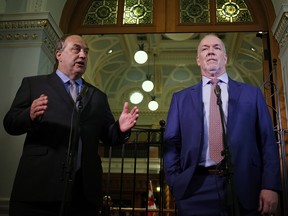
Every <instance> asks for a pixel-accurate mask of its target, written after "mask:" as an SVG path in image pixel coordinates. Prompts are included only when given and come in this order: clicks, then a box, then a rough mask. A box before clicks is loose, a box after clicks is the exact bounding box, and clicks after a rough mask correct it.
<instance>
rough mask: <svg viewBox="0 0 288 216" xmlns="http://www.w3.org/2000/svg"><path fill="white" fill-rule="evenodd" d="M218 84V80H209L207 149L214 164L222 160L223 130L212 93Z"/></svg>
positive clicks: (215, 99) (215, 98)
mask: <svg viewBox="0 0 288 216" xmlns="http://www.w3.org/2000/svg"><path fill="white" fill-rule="evenodd" d="M218 82H219V79H212V80H210V83H211V93H210V114H209V149H210V158H211V159H212V160H213V161H215V162H216V163H219V162H220V161H221V160H222V159H223V157H222V156H221V151H222V150H223V128H222V124H221V116H220V110H219V106H218V105H217V97H216V94H215V92H214V89H215V86H216V85H217V83H218Z"/></svg>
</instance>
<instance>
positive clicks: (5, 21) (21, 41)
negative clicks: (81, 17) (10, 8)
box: [0, 12, 62, 59]
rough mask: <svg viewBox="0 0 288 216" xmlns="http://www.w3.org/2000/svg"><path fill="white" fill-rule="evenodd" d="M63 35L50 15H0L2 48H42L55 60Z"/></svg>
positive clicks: (0, 41)
mask: <svg viewBox="0 0 288 216" xmlns="http://www.w3.org/2000/svg"><path fill="white" fill-rule="evenodd" d="M61 35H62V32H61V30H60V28H59V27H58V26H57V25H56V24H55V23H54V20H53V18H52V17H51V15H50V14H49V13H46V12H45V13H28V14H27V13H25V14H0V46H15V45H18V46H31V45H34V46H42V48H43V50H44V51H45V52H46V54H47V55H48V56H49V58H51V59H54V46H55V43H56V41H57V39H58V38H59V37H60V36H61Z"/></svg>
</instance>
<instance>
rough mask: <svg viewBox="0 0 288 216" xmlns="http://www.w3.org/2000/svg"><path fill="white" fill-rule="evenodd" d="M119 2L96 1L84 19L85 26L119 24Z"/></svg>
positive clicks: (110, 0) (113, 0)
mask: <svg viewBox="0 0 288 216" xmlns="http://www.w3.org/2000/svg"><path fill="white" fill-rule="evenodd" d="M117 12H118V0H95V1H93V2H92V4H91V6H90V8H89V10H88V12H87V14H86V16H85V19H84V23H83V24H84V25H111V24H116V23H117Z"/></svg>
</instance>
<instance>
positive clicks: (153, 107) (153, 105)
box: [148, 100, 159, 111]
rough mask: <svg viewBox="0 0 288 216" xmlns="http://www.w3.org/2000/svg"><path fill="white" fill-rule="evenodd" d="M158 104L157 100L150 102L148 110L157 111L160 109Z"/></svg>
mask: <svg viewBox="0 0 288 216" xmlns="http://www.w3.org/2000/svg"><path fill="white" fill-rule="evenodd" d="M158 106H159V105H158V103H157V101H155V100H152V101H150V102H149V103H148V108H149V109H150V110H151V111H155V110H157V109H158Z"/></svg>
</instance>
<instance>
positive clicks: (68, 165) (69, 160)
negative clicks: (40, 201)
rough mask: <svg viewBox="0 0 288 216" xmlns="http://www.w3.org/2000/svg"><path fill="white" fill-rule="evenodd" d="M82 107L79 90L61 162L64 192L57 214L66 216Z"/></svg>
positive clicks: (73, 175) (69, 200)
mask: <svg viewBox="0 0 288 216" xmlns="http://www.w3.org/2000/svg"><path fill="white" fill-rule="evenodd" d="M86 91H87V90H86ZM86 91H85V92H86ZM82 109H83V103H82V94H81V92H80V94H79V95H78V97H77V98H76V102H75V105H74V107H73V110H72V117H71V125H70V127H71V129H70V135H69V144H68V150H67V157H66V162H65V163H64V164H63V169H64V175H65V178H64V192H63V197H62V201H61V208H60V214H59V216H68V214H69V213H68V212H69V211H68V210H67V209H69V208H70V206H69V204H70V205H71V192H72V191H71V190H72V185H73V181H74V177H75V153H76V147H77V146H78V143H79V137H80V135H79V123H80V117H81V112H82ZM77 111H78V112H77Z"/></svg>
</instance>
